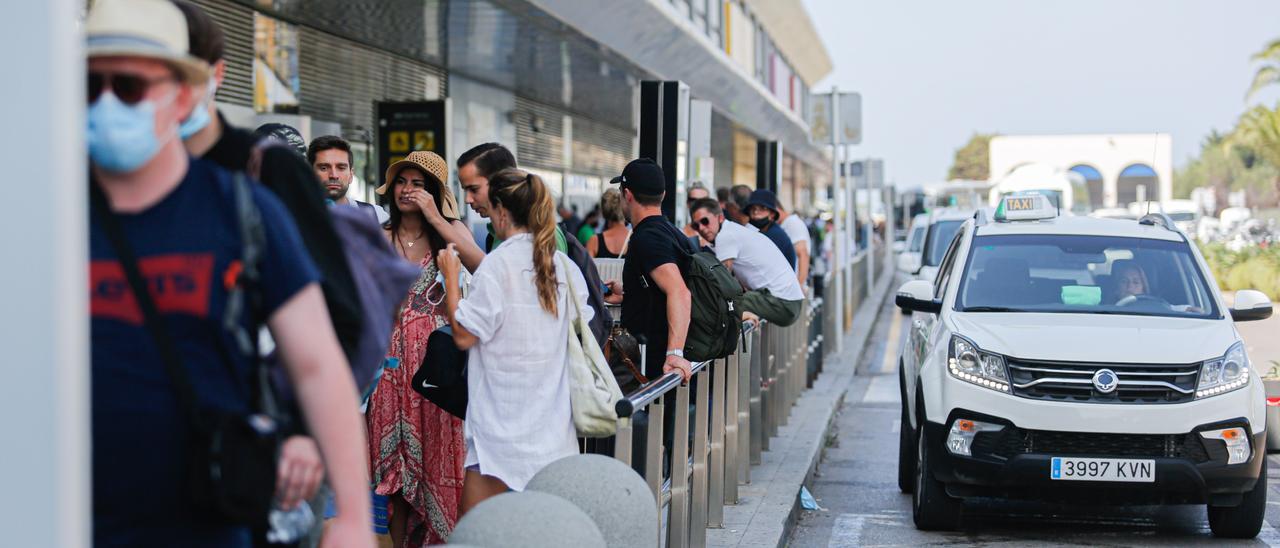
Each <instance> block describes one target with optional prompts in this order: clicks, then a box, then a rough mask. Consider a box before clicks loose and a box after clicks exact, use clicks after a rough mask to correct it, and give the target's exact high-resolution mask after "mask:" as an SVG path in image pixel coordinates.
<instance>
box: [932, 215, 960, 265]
mask: <svg viewBox="0 0 1280 548" xmlns="http://www.w3.org/2000/svg"><path fill="white" fill-rule="evenodd" d="M962 224H964V221H938V222H936V223H933V224H931V225H929V237H928V238H925V247H926V249H925V253H924V264H925V266H938V265H939V264H941V263H942V256H943V255H944V254H946V252H947V246H949V245H951V240H952V239H953V238H955V237H956V232H959V231H960V225H962Z"/></svg>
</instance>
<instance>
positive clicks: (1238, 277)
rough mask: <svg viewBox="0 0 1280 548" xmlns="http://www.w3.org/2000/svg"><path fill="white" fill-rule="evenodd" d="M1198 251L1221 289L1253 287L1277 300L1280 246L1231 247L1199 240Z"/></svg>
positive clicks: (1279, 284)
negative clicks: (1232, 248) (1237, 248)
mask: <svg viewBox="0 0 1280 548" xmlns="http://www.w3.org/2000/svg"><path fill="white" fill-rule="evenodd" d="M1200 253H1201V254H1203V255H1204V260H1205V262H1207V263H1209V268H1210V269H1211V270H1212V271H1213V276H1214V277H1215V278H1217V279H1218V285H1219V286H1220V287H1221V288H1222V289H1223V290H1224V291H1238V290H1241V289H1256V290H1258V291H1261V292H1263V293H1266V294H1267V296H1268V297H1271V299H1272V300H1280V247H1277V246H1271V247H1265V248H1264V247H1259V246H1250V247H1246V248H1244V249H1241V250H1240V251H1231V250H1229V249H1227V247H1226V246H1225V245H1222V244H1219V243H1209V244H1200Z"/></svg>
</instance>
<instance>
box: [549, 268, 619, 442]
mask: <svg viewBox="0 0 1280 548" xmlns="http://www.w3.org/2000/svg"><path fill="white" fill-rule="evenodd" d="M557 262H559V263H560V268H563V269H564V274H565V281H566V284H567V291H568V293H569V298H568V303H569V306H570V307H572V308H573V310H571V311H565V314H566V315H570V314H571V316H569V317H570V318H572V320H570V322H569V340H568V345H569V347H568V352H567V361H568V367H569V401H570V407H571V409H572V413H573V427H574V429H576V430H577V431H578V437H582V438H603V437H608V436H612V435H614V434H617V432H618V412H617V405H618V401H619V400H621V399H622V390H621V389H619V388H618V382H617V381H616V380H614V378H613V371H612V370H610V369H609V362H608V360H606V359H605V357H604V352H602V351H601V350H600V344H599V343H597V342H596V338H595V335H594V334H593V333H592V332H591V327H590V326H589V325H588V324H587V322H586V320H584V319H583V318H582V314H581V312H580V310H581V308H582V304H581V301H579V300H578V292H577V291H576V290H575V289H574V284H573V277H572V276H571V275H570V273H571V272H572V271H571V270H569V269H570V268H573V263H570V262H569V261H567V260H562V259H559V258H558V257H557Z"/></svg>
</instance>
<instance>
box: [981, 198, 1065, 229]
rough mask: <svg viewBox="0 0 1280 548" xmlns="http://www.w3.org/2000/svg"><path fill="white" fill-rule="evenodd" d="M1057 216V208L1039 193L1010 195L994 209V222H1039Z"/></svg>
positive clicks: (1002, 199)
mask: <svg viewBox="0 0 1280 548" xmlns="http://www.w3.org/2000/svg"><path fill="white" fill-rule="evenodd" d="M1057 216H1058V208H1057V207H1054V205H1053V204H1052V203H1050V202H1049V198H1047V197H1045V196H1044V195H1043V194H1039V193H1026V194H1010V195H1008V196H1005V197H1003V198H1001V199H1000V205H999V206H997V207H996V214H995V220H996V222H1008V221H1039V220H1042V219H1052V218H1055V217H1057Z"/></svg>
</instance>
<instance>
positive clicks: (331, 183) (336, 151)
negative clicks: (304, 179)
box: [307, 135, 391, 224]
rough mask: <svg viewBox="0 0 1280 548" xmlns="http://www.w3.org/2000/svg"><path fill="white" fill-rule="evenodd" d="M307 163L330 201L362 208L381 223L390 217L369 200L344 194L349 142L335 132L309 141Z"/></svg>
mask: <svg viewBox="0 0 1280 548" xmlns="http://www.w3.org/2000/svg"><path fill="white" fill-rule="evenodd" d="M307 163H309V164H311V169H313V170H315V172H316V177H319V178H320V184H321V186H323V187H324V191H325V196H327V197H328V198H329V199H330V200H333V203H335V204H337V205H341V206H349V207H358V208H360V209H361V211H364V212H366V213H368V214H369V216H370V217H372V218H374V219H377V221H378V224H383V223H385V222H387V221H388V220H389V219H391V214H389V213H387V211H386V210H385V209H382V208H380V207H378V206H375V205H373V204H371V203H368V202H361V201H359V200H352V199H351V198H348V197H347V189H349V188H351V175H352V171H351V163H352V156H351V144H350V143H348V142H347V141H346V140H345V139H343V138H342V137H338V136H336V135H324V136H320V137H316V138H315V139H312V140H311V145H310V146H308V147H307Z"/></svg>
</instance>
